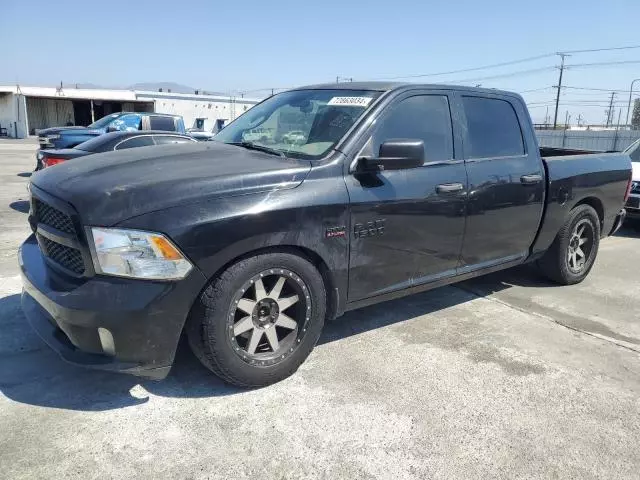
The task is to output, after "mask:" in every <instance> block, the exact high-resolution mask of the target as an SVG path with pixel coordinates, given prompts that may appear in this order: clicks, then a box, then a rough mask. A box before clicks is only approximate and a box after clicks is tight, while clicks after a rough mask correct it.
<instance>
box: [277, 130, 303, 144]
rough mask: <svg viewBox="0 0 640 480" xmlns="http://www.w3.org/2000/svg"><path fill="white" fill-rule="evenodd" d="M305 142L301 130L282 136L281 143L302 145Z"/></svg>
mask: <svg viewBox="0 0 640 480" xmlns="http://www.w3.org/2000/svg"><path fill="white" fill-rule="evenodd" d="M305 140H306V137H305V134H304V132H303V131H301V130H293V131H291V132H287V133H285V134H284V135H282V141H283V142H284V143H292V144H297V145H302V144H303V143H304V142H305Z"/></svg>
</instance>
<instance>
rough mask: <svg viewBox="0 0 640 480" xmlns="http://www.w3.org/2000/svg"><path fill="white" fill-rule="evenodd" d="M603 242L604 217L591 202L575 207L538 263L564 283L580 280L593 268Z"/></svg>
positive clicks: (547, 273)
mask: <svg viewBox="0 0 640 480" xmlns="http://www.w3.org/2000/svg"><path fill="white" fill-rule="evenodd" d="M599 245H600V220H599V218H598V214H597V213H596V211H595V210H594V209H593V208H592V207H590V206H589V205H580V206H578V207H576V208H575V209H573V210H572V211H571V213H570V215H569V218H568V219H567V221H566V223H565V224H564V226H563V227H562V229H561V230H560V231H559V232H558V235H557V236H556V238H555V240H554V242H553V244H552V245H551V247H550V248H549V250H548V251H547V252H546V253H545V255H544V256H543V257H542V259H541V260H540V261H539V262H538V265H539V267H540V269H541V270H542V272H543V273H544V274H545V275H546V276H547V277H549V278H550V279H551V280H554V281H555V282H558V283H560V284H562V285H572V284H575V283H579V282H581V281H582V280H584V279H585V278H586V276H587V275H588V274H589V272H590V271H591V268H592V267H593V264H594V262H595V260H596V256H597V255H598V247H599Z"/></svg>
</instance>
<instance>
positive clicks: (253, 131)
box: [213, 89, 381, 159]
mask: <svg viewBox="0 0 640 480" xmlns="http://www.w3.org/2000/svg"><path fill="white" fill-rule="evenodd" d="M380 93H381V92H374V91H369V90H342V89H340V90H294V91H290V92H285V93H280V94H278V95H275V96H273V97H271V98H269V99H267V100H265V101H264V102H262V103H261V104H259V105H256V106H255V107H253V108H252V109H251V110H249V111H248V112H247V113H245V114H244V115H242V116H240V117H239V118H238V119H236V120H235V121H234V122H232V123H230V124H229V125H227V126H226V127H225V128H224V129H223V130H222V131H220V132H219V133H218V134H217V135H216V136H215V137H214V138H213V139H214V140H216V141H219V142H224V143H242V142H250V143H254V144H257V145H263V146H266V147H269V148H271V149H273V150H278V151H281V152H282V153H284V154H285V155H287V156H291V157H295V158H304V159H314V158H320V157H322V156H324V155H325V154H326V153H327V152H328V151H329V150H330V149H331V148H333V147H334V146H335V145H336V143H338V141H339V140H340V139H341V138H342V137H343V136H344V134H345V133H347V131H348V130H349V129H350V128H351V127H352V126H353V124H354V123H355V122H356V120H358V118H360V116H362V114H363V112H364V111H365V110H366V109H367V107H368V106H369V105H371V104H372V102H373V100H374V99H376V98H377V97H378V96H380Z"/></svg>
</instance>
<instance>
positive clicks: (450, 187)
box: [436, 183, 464, 193]
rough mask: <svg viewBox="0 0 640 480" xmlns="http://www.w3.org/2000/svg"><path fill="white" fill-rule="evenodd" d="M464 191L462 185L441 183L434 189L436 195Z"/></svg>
mask: <svg viewBox="0 0 640 480" xmlns="http://www.w3.org/2000/svg"><path fill="white" fill-rule="evenodd" d="M462 190H464V185H462V184H461V183H443V184H441V185H438V186H437V187H436V192H438V193H455V192H461V191H462Z"/></svg>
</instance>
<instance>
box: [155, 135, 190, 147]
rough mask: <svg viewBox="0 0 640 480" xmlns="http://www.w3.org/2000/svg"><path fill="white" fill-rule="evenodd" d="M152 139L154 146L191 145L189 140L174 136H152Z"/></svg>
mask: <svg viewBox="0 0 640 480" xmlns="http://www.w3.org/2000/svg"><path fill="white" fill-rule="evenodd" d="M153 139H154V140H155V142H156V145H168V144H171V143H192V142H193V141H194V140H193V139H191V138H184V137H178V136H176V135H154V136H153Z"/></svg>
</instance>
